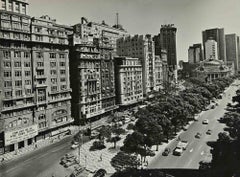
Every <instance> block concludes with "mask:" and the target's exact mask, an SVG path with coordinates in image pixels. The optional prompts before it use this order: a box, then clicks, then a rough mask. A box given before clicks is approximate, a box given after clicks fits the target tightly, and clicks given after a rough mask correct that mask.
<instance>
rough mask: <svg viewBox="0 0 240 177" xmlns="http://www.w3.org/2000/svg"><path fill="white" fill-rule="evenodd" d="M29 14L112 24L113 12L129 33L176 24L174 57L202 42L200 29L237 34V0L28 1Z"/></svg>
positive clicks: (183, 55) (182, 56)
mask: <svg viewBox="0 0 240 177" xmlns="http://www.w3.org/2000/svg"><path fill="white" fill-rule="evenodd" d="M29 4H30V7H29V12H30V15H31V16H41V15H46V14H47V15H49V16H51V17H52V18H55V19H57V21H58V22H59V23H62V24H67V25H74V24H76V23H79V22H80V20H81V17H83V16H84V17H86V18H87V19H88V20H89V21H94V22H101V21H102V20H105V22H106V23H107V24H109V25H113V24H114V23H115V21H116V12H118V13H119V17H120V23H121V24H122V25H123V27H124V28H125V29H126V30H127V31H128V32H129V33H130V34H153V35H155V34H157V33H159V29H160V26H161V24H167V23H169V24H175V26H176V27H177V29H178V31H177V58H178V60H187V50H188V47H189V45H192V44H193V43H200V42H202V31H203V30H204V29H208V28H215V27H219V28H222V27H223V28H224V29H225V34H228V33H236V34H239V35H240V10H239V7H240V0H29Z"/></svg>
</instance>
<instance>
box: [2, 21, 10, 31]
mask: <svg viewBox="0 0 240 177" xmlns="http://www.w3.org/2000/svg"><path fill="white" fill-rule="evenodd" d="M1 23H2V27H3V28H7V29H10V28H11V24H10V22H9V21H3V20H2V22H1Z"/></svg>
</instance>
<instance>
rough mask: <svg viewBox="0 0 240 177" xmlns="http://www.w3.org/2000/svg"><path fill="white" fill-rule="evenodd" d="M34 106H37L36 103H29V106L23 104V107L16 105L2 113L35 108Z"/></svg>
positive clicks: (3, 110)
mask: <svg viewBox="0 0 240 177" xmlns="http://www.w3.org/2000/svg"><path fill="white" fill-rule="evenodd" d="M33 106H35V104H34V103H27V104H21V105H14V106H11V107H7V108H6V107H3V108H2V112H5V111H13V110H17V109H26V108H29V107H33Z"/></svg>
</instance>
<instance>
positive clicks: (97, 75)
mask: <svg viewBox="0 0 240 177" xmlns="http://www.w3.org/2000/svg"><path fill="white" fill-rule="evenodd" d="M73 29H74V34H73V35H71V36H70V37H69V40H70V43H71V53H70V54H71V57H70V68H71V69H70V72H71V73H70V78H71V88H72V90H73V92H72V95H73V99H72V115H73V117H74V118H75V121H76V122H77V123H82V124H85V123H87V122H92V121H95V120H98V119H101V118H102V117H104V116H106V115H108V114H110V113H111V112H112V111H114V110H115V109H117V108H118V106H117V104H116V94H115V76H114V56H116V40H117V39H118V38H120V37H123V36H125V35H128V34H127V32H126V31H125V30H124V29H123V28H122V27H121V26H120V25H117V26H116V25H114V26H109V25H107V24H106V23H105V22H104V21H103V22H102V23H95V22H88V20H87V19H86V18H84V17H83V18H82V19H81V23H79V24H76V25H74V26H73ZM78 78H81V79H80V81H79V79H78ZM91 78H94V79H93V80H92V79H91ZM90 83H91V84H90ZM89 84H90V85H89Z"/></svg>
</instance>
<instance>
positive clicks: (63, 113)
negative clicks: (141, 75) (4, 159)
mask: <svg viewBox="0 0 240 177" xmlns="http://www.w3.org/2000/svg"><path fill="white" fill-rule="evenodd" d="M28 6H29V4H28V1H27V0H18V1H15V0H12V1H10V0H2V1H1V5H0V8H1V9H0V21H1V23H0V28H1V30H0V41H1V43H0V68H1V69H0V77H1V80H0V97H1V99H0V113H1V117H0V153H2V154H3V153H8V152H12V151H17V150H18V149H21V148H24V147H26V146H28V145H31V144H34V143H35V142H36V141H38V140H40V139H44V138H49V137H53V136H54V135H55V134H59V133H61V132H60V130H57V129H59V128H62V127H64V126H66V125H68V124H69V123H71V122H72V121H73V120H72V119H71V116H70V99H71V97H70V90H69V79H68V77H69V75H68V74H67V73H68V64H67V63H68V54H66V53H65V54H66V55H65V58H64V60H65V61H64V62H65V63H66V65H65V70H66V71H65V72H66V75H65V76H64V77H65V80H66V83H65V85H66V90H64V91H63V92H64V94H66V93H67V94H68V96H66V97H65V99H66V104H65V103H64V104H62V100H61V99H62V98H61V99H54V102H55V103H54V104H55V106H54V108H53V99H52V94H53V93H52V92H51V90H50V88H51V83H50V80H51V79H50V75H49V73H50V71H49V68H50V62H49V55H50V53H51V50H50V48H55V49H59V48H62V47H63V48H65V50H66V51H67V50H68V47H67V45H68V44H67V37H66V36H65V37H64V38H65V42H66V44H64V45H62V44H60V43H59V41H57V42H56V44H54V45H53V44H52V43H51V42H49V40H48V39H47V38H48V37H49V36H50V35H49V34H47V35H46V34H45V35H43V34H40V33H41V32H40V31H38V32H37V33H38V34H35V31H34V29H35V27H36V26H38V27H39V26H41V25H42V26H41V28H51V27H50V26H52V25H53V23H54V24H55V27H54V28H55V29H54V30H58V29H59V31H61V30H63V29H64V30H71V28H60V27H59V26H58V25H57V24H56V23H55V22H50V21H49V22H46V24H43V22H42V21H41V20H39V21H41V22H37V23H38V25H35V23H36V19H35V18H33V19H32V18H31V17H30V16H29V15H28ZM53 26H54V25H53ZM35 35H36V36H37V35H38V38H42V39H44V40H45V39H46V41H37V40H35V39H37V37H36V36H35ZM40 36H42V37H40ZM43 36H44V37H43ZM54 38H58V37H56V36H55V37H54ZM50 44H51V45H50ZM67 53H68V52H67ZM57 60H58V58H57ZM58 62H59V61H58ZM59 79H60V78H59ZM67 82H68V83H67ZM67 89H68V91H67ZM59 94H62V92H61V91H60V90H59ZM57 104H58V106H57ZM60 104H61V106H59V105H60ZM60 117H61V118H60ZM63 117H64V118H63ZM60 119H61V120H65V121H60ZM54 131H55V132H54Z"/></svg>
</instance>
